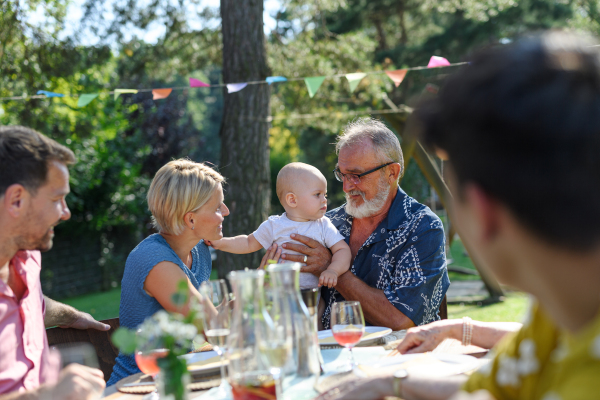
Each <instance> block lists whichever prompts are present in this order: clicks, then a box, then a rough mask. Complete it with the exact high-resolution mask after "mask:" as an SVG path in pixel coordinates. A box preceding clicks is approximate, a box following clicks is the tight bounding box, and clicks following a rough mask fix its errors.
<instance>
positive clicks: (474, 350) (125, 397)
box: [103, 339, 488, 400]
mask: <svg viewBox="0 0 600 400" xmlns="http://www.w3.org/2000/svg"><path fill="white" fill-rule="evenodd" d="M392 345H393V344H392ZM386 347H388V348H390V347H391V346H389V345H388V346H386ZM487 352H488V350H486V349H483V348H481V347H477V346H463V345H462V344H461V342H460V341H458V340H455V339H446V340H444V341H443V342H442V343H440V344H439V346H438V347H436V348H435V349H434V350H433V351H432V353H437V354H440V353H443V354H465V355H471V356H474V357H477V358H480V357H482V356H484V355H485V354H487ZM206 392H207V390H199V391H195V392H190V400H192V399H195V398H198V397H200V396H202V395H203V394H204V393H206ZM143 396H144V395H141V394H126V393H121V392H119V391H117V389H116V387H115V385H112V386H109V387H107V388H106V390H105V391H104V397H103V398H104V399H106V400H117V399H118V400H141V399H142V397H143Z"/></svg>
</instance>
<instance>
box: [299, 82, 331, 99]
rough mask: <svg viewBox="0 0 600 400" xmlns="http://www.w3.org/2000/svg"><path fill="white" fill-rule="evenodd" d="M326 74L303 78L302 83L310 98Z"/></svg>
mask: <svg viewBox="0 0 600 400" xmlns="http://www.w3.org/2000/svg"><path fill="white" fill-rule="evenodd" d="M325 78H326V76H313V77H310V78H304V83H306V88H307V89H308V95H309V96H310V98H311V99H312V98H313V97H314V95H315V94H316V93H317V90H319V88H320V87H321V85H322V84H323V81H324V80H325Z"/></svg>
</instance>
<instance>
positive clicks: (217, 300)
mask: <svg viewBox="0 0 600 400" xmlns="http://www.w3.org/2000/svg"><path fill="white" fill-rule="evenodd" d="M200 294H201V295H202V306H203V309H204V336H206V340H208V342H209V343H210V344H211V345H212V346H213V349H214V350H215V351H216V352H217V354H218V355H219V357H220V359H221V384H220V385H219V387H218V389H217V392H218V393H219V394H222V395H227V394H228V393H229V384H228V383H227V379H226V374H225V357H224V356H223V355H224V353H225V350H226V348H225V346H226V344H227V337H228V336H229V333H230V332H231V331H230V322H231V308H230V306H229V299H230V296H229V290H228V289H227V283H226V282H225V279H218V280H215V281H205V282H202V285H200Z"/></svg>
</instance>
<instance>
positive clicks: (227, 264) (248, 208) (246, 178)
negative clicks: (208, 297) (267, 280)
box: [217, 0, 271, 277]
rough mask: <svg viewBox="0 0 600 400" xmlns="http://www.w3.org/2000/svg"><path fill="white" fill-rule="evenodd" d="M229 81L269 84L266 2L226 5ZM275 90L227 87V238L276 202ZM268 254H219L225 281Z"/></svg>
mask: <svg viewBox="0 0 600 400" xmlns="http://www.w3.org/2000/svg"><path fill="white" fill-rule="evenodd" d="M221 20H222V32H223V81H224V82H225V83H240V82H248V81H257V80H264V79H265V78H266V77H267V76H268V75H269V73H270V71H269V67H268V66H267V57H266V49H265V37H264V31H263V1H262V0H244V1H239V0H221ZM269 95H270V92H269V86H268V85H263V84H260V85H248V86H247V87H245V88H244V89H242V90H241V91H239V92H236V93H231V94H228V93H227V90H226V89H225V88H224V98H225V101H224V112H223V122H222V123H221V132H220V135H221V168H220V172H222V173H223V175H224V176H225V177H226V178H227V181H228V185H227V186H226V187H225V204H227V207H229V210H230V212H231V215H230V216H229V217H226V218H225V221H224V222H223V233H224V235H225V236H227V237H231V236H236V235H241V234H244V235H249V234H250V233H252V232H254V230H255V229H256V228H257V227H258V226H259V225H260V224H261V222H263V221H264V220H265V219H266V218H267V216H268V212H269V208H270V199H271V193H270V192H271V186H270V173H269V122H267V117H268V115H269ZM261 257H262V254H260V253H253V254H247V255H236V254H229V253H224V252H218V255H217V270H218V272H219V277H225V275H226V274H227V273H228V272H229V271H233V270H239V269H244V268H246V267H247V268H256V267H258V265H259V263H260V259H261Z"/></svg>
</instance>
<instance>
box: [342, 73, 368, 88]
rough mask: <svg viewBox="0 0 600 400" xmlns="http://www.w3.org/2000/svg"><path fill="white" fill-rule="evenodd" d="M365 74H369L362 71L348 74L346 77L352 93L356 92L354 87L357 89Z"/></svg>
mask: <svg viewBox="0 0 600 400" xmlns="http://www.w3.org/2000/svg"><path fill="white" fill-rule="evenodd" d="M365 76H367V74H363V73H362V72H356V73H354V74H346V79H348V83H349V84H350V93H352V92H354V89H356V87H357V86H358V84H359V83H360V81H362V79H363V78H364V77H365Z"/></svg>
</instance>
